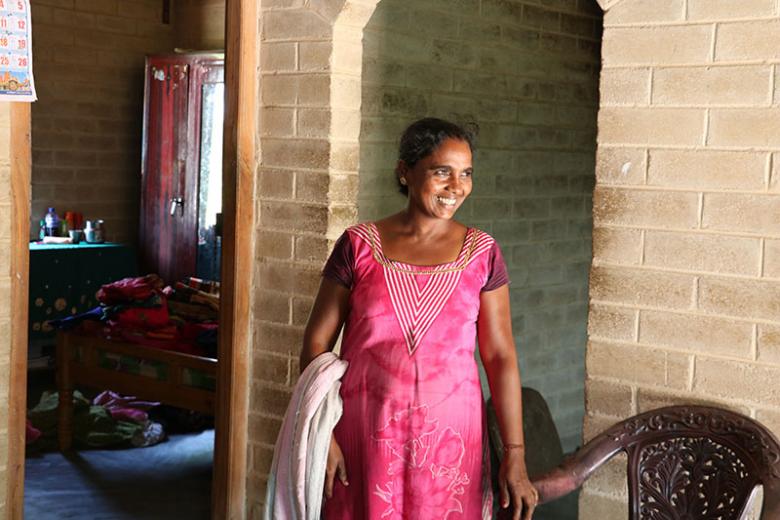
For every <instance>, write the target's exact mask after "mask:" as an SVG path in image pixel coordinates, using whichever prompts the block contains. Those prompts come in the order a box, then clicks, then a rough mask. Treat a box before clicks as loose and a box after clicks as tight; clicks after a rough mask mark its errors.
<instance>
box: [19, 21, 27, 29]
mask: <svg viewBox="0 0 780 520" xmlns="http://www.w3.org/2000/svg"><path fill="white" fill-rule="evenodd" d="M17 27H18V28H19V30H20V31H24V29H25V27H27V22H25V21H24V20H19V21H18V22H17Z"/></svg>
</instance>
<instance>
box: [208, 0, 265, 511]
mask: <svg viewBox="0 0 780 520" xmlns="http://www.w3.org/2000/svg"><path fill="white" fill-rule="evenodd" d="M257 20H258V14H257V0H226V6H225V94H226V104H225V136H224V141H223V142H224V145H223V177H222V211H223V215H224V220H223V232H222V298H221V302H220V334H219V336H220V337H219V367H218V370H219V375H218V379H217V417H216V437H215V440H214V473H213V486H212V493H211V496H212V508H211V511H212V518H213V519H215V520H222V519H224V520H239V519H243V518H245V517H246V477H247V419H248V417H249V357H250V348H249V342H250V339H251V333H250V325H251V324H250V312H251V307H250V296H251V283H250V282H251V276H252V271H253V269H252V264H253V259H254V196H255V165H256V163H257V160H256V156H255V143H256V141H255V139H256V135H257V134H256V131H255V129H256V113H257V96H256V94H257V89H256V82H257V77H256V75H257ZM224 324H227V325H228V326H227V327H225V326H224Z"/></svg>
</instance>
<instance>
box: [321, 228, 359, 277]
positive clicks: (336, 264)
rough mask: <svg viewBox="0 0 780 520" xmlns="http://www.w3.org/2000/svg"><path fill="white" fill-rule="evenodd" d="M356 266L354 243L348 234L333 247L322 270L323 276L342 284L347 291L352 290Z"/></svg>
mask: <svg viewBox="0 0 780 520" xmlns="http://www.w3.org/2000/svg"><path fill="white" fill-rule="evenodd" d="M353 265H354V255H353V253H352V242H350V240H349V235H347V233H346V232H344V234H342V235H341V236H340V237H339V239H338V240H337V241H336V245H335V246H333V251H332V252H331V253H330V257H329V258H328V261H327V262H325V267H324V268H323V269H322V276H324V277H325V278H329V279H331V280H333V281H334V282H336V283H340V284H341V285H343V286H344V287H346V288H347V289H351V288H352V279H353V272H352V266H353Z"/></svg>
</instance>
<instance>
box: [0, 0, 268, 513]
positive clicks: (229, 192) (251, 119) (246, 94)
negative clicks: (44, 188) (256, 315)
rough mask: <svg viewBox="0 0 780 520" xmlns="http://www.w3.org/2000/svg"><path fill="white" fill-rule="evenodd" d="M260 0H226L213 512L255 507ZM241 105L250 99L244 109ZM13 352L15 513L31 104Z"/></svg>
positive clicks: (17, 186)
mask: <svg viewBox="0 0 780 520" xmlns="http://www.w3.org/2000/svg"><path fill="white" fill-rule="evenodd" d="M257 20H258V18H257V0H226V9H225V97H226V105H225V135H224V144H223V146H224V148H223V184H222V185H223V188H222V189H223V214H224V223H223V239H222V240H223V241H222V250H223V261H222V302H221V303H222V304H221V306H220V334H219V354H218V355H219V367H218V379H217V411H216V418H215V424H216V433H215V440H214V470H213V481H212V500H211V504H212V518H214V519H219V520H223V519H225V520H239V519H243V518H244V517H245V516H246V473H247V418H248V408H249V401H248V398H249V395H248V394H249V391H248V390H249V355H250V349H249V342H250V338H251V335H250V294H251V290H250V279H251V273H252V259H253V257H254V240H253V235H254V233H253V229H254V200H253V199H254V170H255V163H256V157H255V137H256V133H255V128H256V103H257V98H256V92H257V91H256V81H257V79H256V76H255V75H256V62H257V34H256V33H257ZM239 107H244V109H243V110H239ZM8 110H9V111H10V119H11V130H10V159H11V172H10V173H11V199H12V208H13V222H12V223H11V226H12V228H11V248H12V254H11V273H10V274H11V302H10V304H11V353H10V365H9V402H8V459H7V460H8V466H7V469H6V473H7V481H6V518H9V519H11V520H21V519H22V518H23V515H24V460H25V422H26V410H27V402H26V401H27V327H28V314H27V309H28V283H29V252H28V246H27V243H28V240H29V234H30V185H31V180H32V175H31V174H32V148H31V126H32V119H31V106H30V104H29V103H11V104H10V107H8Z"/></svg>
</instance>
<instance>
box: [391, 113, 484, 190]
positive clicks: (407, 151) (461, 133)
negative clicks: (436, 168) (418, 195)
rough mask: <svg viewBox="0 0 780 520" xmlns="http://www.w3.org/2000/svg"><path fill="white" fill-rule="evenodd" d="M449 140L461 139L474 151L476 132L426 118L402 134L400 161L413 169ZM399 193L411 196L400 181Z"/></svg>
mask: <svg viewBox="0 0 780 520" xmlns="http://www.w3.org/2000/svg"><path fill="white" fill-rule="evenodd" d="M447 139H459V140H461V141H465V142H467V143H468V144H469V148H470V149H471V151H472V152H473V151H474V142H475V132H474V131H473V130H472V129H470V128H466V127H463V126H460V125H457V124H455V123H451V122H449V121H445V120H443V119H438V118H435V117H426V118H423V119H419V120H417V121H415V122H414V123H412V124H411V125H409V126H408V127H407V128H406V130H404V133H403V134H401V143H400V146H399V147H398V159H399V160H401V161H403V162H404V163H405V164H406V166H407V167H409V168H412V167H414V165H415V164H417V163H418V162H419V161H420V160H422V159H423V158H425V157H427V156H428V155H430V154H432V153H433V152H434V151H435V150H436V149H437V148H438V147H439V145H441V143H442V142H444V141H445V140H447ZM396 180H397V181H398V191H400V192H401V193H403V194H404V195H408V194H409V188H408V187H407V186H404V185H402V184H401V183H400V181H399V180H398V176H397V175H396Z"/></svg>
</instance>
